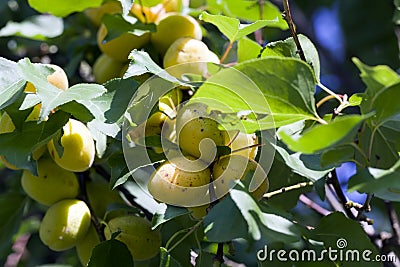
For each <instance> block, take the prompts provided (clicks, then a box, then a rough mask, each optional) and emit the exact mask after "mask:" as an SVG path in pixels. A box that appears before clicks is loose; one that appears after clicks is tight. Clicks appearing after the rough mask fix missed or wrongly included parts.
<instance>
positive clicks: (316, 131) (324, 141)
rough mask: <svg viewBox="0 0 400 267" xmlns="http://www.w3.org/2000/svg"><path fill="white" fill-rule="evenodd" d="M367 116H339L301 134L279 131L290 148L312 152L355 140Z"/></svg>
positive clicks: (307, 152) (306, 152)
mask: <svg viewBox="0 0 400 267" xmlns="http://www.w3.org/2000/svg"><path fill="white" fill-rule="evenodd" d="M366 118H368V116H360V115H348V116H343V117H338V118H336V119H335V120H334V121H333V122H330V123H329V124H319V125H316V126H314V127H311V128H309V129H307V130H306V131H304V133H302V134H301V135H290V134H288V133H287V132H285V131H278V135H279V137H280V138H281V139H282V141H283V142H284V143H285V144H286V145H287V146H288V147H289V149H290V150H292V151H297V152H302V153H304V154H312V153H317V152H320V151H322V150H325V149H327V148H331V147H333V146H338V145H343V144H346V143H350V142H353V141H354V138H355V136H356V133H357V130H358V128H359V126H360V125H361V123H362V122H363V121H364V120H365V119H366Z"/></svg>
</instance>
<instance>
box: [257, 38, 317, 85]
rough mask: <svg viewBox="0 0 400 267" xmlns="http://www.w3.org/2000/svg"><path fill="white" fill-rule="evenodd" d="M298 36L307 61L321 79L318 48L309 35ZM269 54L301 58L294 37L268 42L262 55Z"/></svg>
mask: <svg viewBox="0 0 400 267" xmlns="http://www.w3.org/2000/svg"><path fill="white" fill-rule="evenodd" d="M297 37H298V39H299V42H300V44H301V47H302V49H303V52H304V56H305V58H306V60H307V62H308V63H309V64H310V65H311V66H312V68H313V69H314V72H315V77H316V79H317V80H319V76H320V62H319V55H318V51H317V49H316V48H315V46H314V44H313V43H312V42H311V40H310V39H308V37H307V36H305V35H302V34H299V35H297ZM268 56H282V57H293V58H298V59H300V56H299V53H298V49H297V46H296V43H295V42H294V39H293V37H290V38H288V39H286V40H284V41H277V42H271V43H268V44H267V46H266V47H265V48H264V49H263V51H262V53H261V57H268Z"/></svg>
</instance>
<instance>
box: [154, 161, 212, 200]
mask: <svg viewBox="0 0 400 267" xmlns="http://www.w3.org/2000/svg"><path fill="white" fill-rule="evenodd" d="M210 179H211V172H210V170H209V168H207V165H206V164H205V163H204V162H202V161H200V160H194V158H193V157H188V158H185V157H176V158H173V159H171V161H166V162H164V163H163V164H162V165H161V166H160V167H159V168H157V170H155V171H154V172H153V174H152V175H151V177H150V180H149V183H148V189H149V192H150V194H151V195H152V196H153V197H154V198H155V199H156V200H158V201H161V202H166V203H169V204H177V205H181V206H183V205H185V206H195V205H194V204H193V203H196V201H197V200H199V199H200V198H202V197H203V196H204V194H205V192H206V191H207V188H205V190H204V191H202V190H200V191H195V190H190V189H191V188H195V187H200V186H204V185H207V184H209V183H210Z"/></svg>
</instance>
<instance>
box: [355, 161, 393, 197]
mask: <svg viewBox="0 0 400 267" xmlns="http://www.w3.org/2000/svg"><path fill="white" fill-rule="evenodd" d="M399 180H400V161H398V162H397V163H396V164H395V165H393V166H392V167H391V168H390V169H387V170H383V169H377V168H368V169H363V170H361V171H359V172H357V173H356V174H355V175H354V176H353V177H351V178H350V180H349V185H348V186H349V191H350V192H352V191H355V190H357V191H359V192H366V193H374V195H375V196H377V197H379V198H382V199H384V200H389V201H397V202H399V201H400V186H399V185H398V184H399Z"/></svg>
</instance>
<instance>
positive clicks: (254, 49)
mask: <svg viewBox="0 0 400 267" xmlns="http://www.w3.org/2000/svg"><path fill="white" fill-rule="evenodd" d="M261 50H262V47H261V45H259V44H258V43H257V42H255V41H253V40H251V39H250V38H247V37H244V38H241V39H240V40H239V41H238V49H237V57H238V62H243V61H246V60H250V59H254V58H257V57H258V56H259V55H260V54H261Z"/></svg>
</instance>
